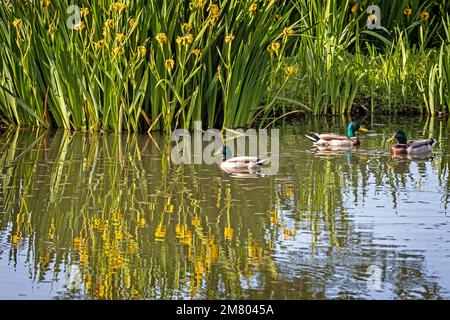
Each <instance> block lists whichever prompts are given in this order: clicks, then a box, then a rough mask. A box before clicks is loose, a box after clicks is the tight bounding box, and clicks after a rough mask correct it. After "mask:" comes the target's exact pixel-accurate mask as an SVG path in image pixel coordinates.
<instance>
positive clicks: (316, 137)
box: [305, 122, 368, 147]
mask: <svg viewBox="0 0 450 320" xmlns="http://www.w3.org/2000/svg"><path fill="white" fill-rule="evenodd" d="M356 131H361V132H367V131H368V130H367V129H366V128H363V127H361V126H360V125H359V123H357V122H350V123H349V124H348V127H347V135H346V136H345V135H343V134H337V133H310V134H308V135H305V137H307V138H308V139H309V140H311V141H312V142H313V144H314V145H315V146H329V147H332V146H340V147H352V146H357V145H359V144H360V143H361V142H360V141H359V138H358V137H357V136H356V135H355V132H356Z"/></svg>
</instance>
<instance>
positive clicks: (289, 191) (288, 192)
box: [284, 184, 294, 198]
mask: <svg viewBox="0 0 450 320" xmlns="http://www.w3.org/2000/svg"><path fill="white" fill-rule="evenodd" d="M284 195H285V196H286V197H287V198H290V197H292V196H293V195H294V186H293V185H292V184H287V185H285V186H284Z"/></svg>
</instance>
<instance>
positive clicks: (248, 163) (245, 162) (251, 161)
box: [215, 146, 270, 174]
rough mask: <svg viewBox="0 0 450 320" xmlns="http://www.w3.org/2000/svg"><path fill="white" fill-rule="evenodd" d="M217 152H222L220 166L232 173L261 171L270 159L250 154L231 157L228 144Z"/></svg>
mask: <svg viewBox="0 0 450 320" xmlns="http://www.w3.org/2000/svg"><path fill="white" fill-rule="evenodd" d="M215 154H222V156H223V158H222V162H221V163H220V164H219V167H220V169H221V170H222V171H224V172H226V173H231V174H246V173H257V172H260V171H261V167H262V166H263V165H264V164H265V163H268V162H269V161H270V160H269V159H259V158H258V157H250V156H240V157H233V158H231V150H230V148H228V147H227V146H222V147H221V148H220V149H219V150H218V151H217V152H216V153H215Z"/></svg>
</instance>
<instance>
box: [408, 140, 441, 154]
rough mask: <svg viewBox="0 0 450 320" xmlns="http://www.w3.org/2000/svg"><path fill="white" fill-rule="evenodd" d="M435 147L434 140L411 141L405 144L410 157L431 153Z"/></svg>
mask: <svg viewBox="0 0 450 320" xmlns="http://www.w3.org/2000/svg"><path fill="white" fill-rule="evenodd" d="M435 145H436V140H435V139H427V140H412V141H408V143H407V144H406V151H407V152H408V154H410V155H421V154H425V153H430V152H432V151H433V147H434V146H435Z"/></svg>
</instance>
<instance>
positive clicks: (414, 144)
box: [388, 130, 437, 158]
mask: <svg viewBox="0 0 450 320" xmlns="http://www.w3.org/2000/svg"><path fill="white" fill-rule="evenodd" d="M394 139H397V141H398V143H397V144H396V145H394V146H393V147H392V148H391V150H390V153H391V155H392V156H406V155H409V156H418V157H421V158H423V156H424V155H427V154H430V153H431V152H432V151H433V147H434V146H435V145H436V143H437V140H436V139H427V140H409V141H408V139H407V138H406V133H405V132H404V131H402V130H399V131H397V132H396V133H394V135H392V137H390V138H389V139H388V141H392V140H394Z"/></svg>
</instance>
